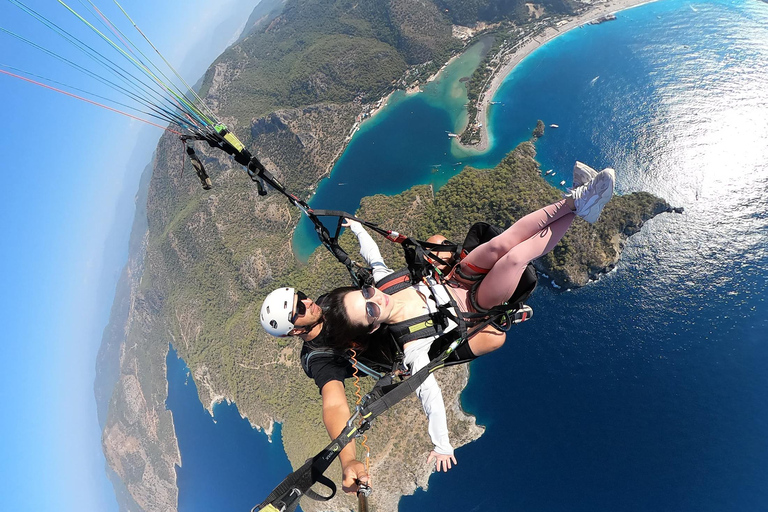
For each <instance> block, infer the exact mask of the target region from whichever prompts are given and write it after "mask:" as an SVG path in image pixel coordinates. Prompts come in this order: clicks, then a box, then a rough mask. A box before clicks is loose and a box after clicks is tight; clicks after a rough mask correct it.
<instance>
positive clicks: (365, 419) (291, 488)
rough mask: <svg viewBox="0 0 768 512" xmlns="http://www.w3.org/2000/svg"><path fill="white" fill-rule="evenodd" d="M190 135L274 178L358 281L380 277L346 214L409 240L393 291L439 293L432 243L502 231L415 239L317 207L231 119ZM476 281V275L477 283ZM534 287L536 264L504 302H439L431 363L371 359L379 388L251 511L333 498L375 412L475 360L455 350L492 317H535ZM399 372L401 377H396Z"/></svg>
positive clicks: (505, 326) (269, 180) (498, 320)
mask: <svg viewBox="0 0 768 512" xmlns="http://www.w3.org/2000/svg"><path fill="white" fill-rule="evenodd" d="M189 139H196V140H204V141H206V142H208V144H209V145H210V146H211V147H218V148H219V149H222V150H223V151H225V152H227V153H228V154H230V155H232V156H233V157H234V159H235V161H236V162H238V163H240V164H242V165H244V166H246V168H247V172H248V175H249V176H250V178H251V180H252V181H254V182H255V183H256V185H257V186H258V190H259V195H266V193H267V192H266V185H267V184H268V185H269V186H270V187H272V188H274V189H275V190H277V191H278V192H280V193H281V194H283V195H284V196H286V197H287V198H288V201H289V202H290V203H291V204H293V205H294V206H296V207H297V208H299V209H300V210H301V211H302V212H303V213H304V214H305V215H306V216H307V217H308V218H309V219H310V221H312V223H313V225H314V227H315V231H316V233H317V235H318V237H319V239H320V241H321V243H322V244H323V245H324V246H325V247H326V248H327V249H328V250H329V251H330V252H331V254H333V255H334V256H335V257H336V259H337V260H338V261H339V262H341V263H342V264H344V265H345V266H346V267H347V270H348V271H349V274H350V276H351V278H352V281H353V283H354V284H355V286H358V287H361V286H363V285H371V284H373V273H372V272H371V269H368V268H366V267H363V266H361V265H359V264H357V263H355V262H353V261H352V260H351V259H350V257H349V256H348V255H347V253H346V252H345V251H344V250H343V249H342V248H341V246H340V245H339V244H338V237H339V233H340V231H341V228H342V222H343V220H344V218H348V219H352V220H355V221H357V222H360V223H361V224H362V225H364V226H366V227H368V228H369V229H371V230H373V231H376V232H377V233H379V234H381V235H382V236H384V237H385V238H386V239H387V240H390V241H392V242H395V243H398V244H400V245H401V247H402V248H403V252H404V254H405V260H406V263H407V269H404V270H403V271H401V272H397V273H395V274H392V275H390V276H387V278H385V279H383V280H381V282H380V283H377V285H378V286H379V287H380V289H382V290H385V291H386V292H387V293H390V294H392V293H396V292H397V291H399V290H400V289H402V288H404V287H407V286H411V285H412V284H414V283H420V282H424V283H426V284H427V285H428V286H429V288H430V291H431V293H432V296H433V297H437V295H436V294H435V292H434V288H433V286H434V283H441V282H442V280H443V276H442V274H441V273H440V271H439V270H438V269H437V267H435V266H434V265H435V264H439V265H449V264H448V262H446V261H443V260H442V259H441V258H440V257H438V256H437V255H436V254H434V253H433V252H431V251H432V250H436V252H443V251H450V252H452V254H453V255H454V257H455V259H456V261H457V262H458V261H459V260H460V259H461V258H462V257H464V256H466V255H467V254H468V253H469V252H470V251H471V250H472V249H474V248H475V247H477V246H478V245H480V244H481V243H484V242H486V241H488V240H490V239H491V238H493V237H494V236H496V235H498V234H499V233H500V232H501V229H500V228H497V227H495V226H491V225H489V224H486V223H478V224H475V225H474V226H472V229H470V232H469V233H468V235H467V238H466V240H465V241H464V243H463V244H462V245H455V244H449V245H445V244H434V243H428V242H422V241H418V240H414V239H412V238H410V237H408V236H406V235H403V234H401V233H398V232H396V231H390V230H385V229H382V228H381V227H379V226H378V225H376V224H374V223H372V222H367V221H365V220H363V219H359V218H357V217H355V216H354V215H351V214H349V213H346V212H343V211H337V210H317V209H312V208H310V207H309V205H308V204H307V203H305V202H304V201H302V200H301V199H299V198H298V197H296V196H295V195H293V194H291V193H290V192H288V191H287V190H286V189H285V188H284V187H283V186H282V185H281V184H280V183H279V182H278V181H277V180H276V179H275V177H274V176H273V175H272V174H271V173H270V172H269V171H268V170H267V169H266V168H265V167H264V166H263V165H262V164H261V162H259V160H258V159H257V158H255V157H253V156H252V155H251V154H250V152H249V151H248V150H247V149H246V148H245V146H244V145H243V144H242V143H241V142H240V141H239V140H238V139H237V137H235V136H234V134H232V133H230V132H229V131H228V130H227V128H226V126H224V125H222V124H218V125H216V130H215V132H213V131H211V132H209V133H208V134H206V135H199V134H198V135H194V136H183V137H182V140H183V141H184V142H185V143H186V141H187V140H189ZM322 216H331V217H338V219H339V221H338V225H337V228H336V233H335V235H334V236H333V237H332V236H330V233H329V231H328V230H327V228H326V227H325V226H324V225H323V223H322V222H321V221H320V220H319V217H322ZM479 279H482V276H480V277H479V278H478V283H479V282H480V281H479ZM476 286H477V283H476V285H475V287H476ZM535 287H536V272H535V270H534V269H533V267H532V266H530V265H529V267H528V268H527V269H526V271H525V272H524V274H523V279H521V282H520V285H519V286H518V289H517V290H516V291H515V293H514V294H513V296H512V297H510V300H509V301H507V303H505V304H503V305H500V306H495V307H493V308H491V309H489V310H481V309H479V308H478V306H477V305H475V306H474V307H475V309H476V311H478V312H475V313H465V312H461V311H460V309H459V307H458V305H457V304H456V302H455V301H454V300H453V298H451V299H450V303H449V304H444V305H438V314H437V315H436V317H435V318H434V319H432V322H431V323H432V325H431V326H427V325H426V324H425V325H424V326H423V327H424V328H425V329H428V330H429V333H427V334H426V335H437V336H438V337H437V339H436V340H435V341H434V342H433V344H432V348H431V349H430V357H431V360H430V362H429V364H427V365H426V366H425V367H423V368H421V369H420V370H419V371H417V372H416V373H414V374H412V375H410V377H409V378H407V379H404V380H403V379H402V375H401V374H400V373H399V372H398V371H396V369H395V366H393V367H392V368H390V369H389V370H388V371H383V368H381V367H378V368H374V367H373V365H371V368H369V369H370V370H371V373H372V374H376V375H375V376H377V377H378V380H377V381H376V384H375V385H374V387H373V389H372V390H371V391H370V392H369V393H368V394H367V395H365V397H363V399H362V401H361V403H360V404H359V405H357V407H356V410H355V413H354V414H353V416H352V417H351V418H350V419H349V421H348V422H347V425H346V427H345V428H344V429H343V430H342V432H341V433H340V434H339V435H338V436H337V437H336V438H335V439H333V440H332V441H331V442H330V444H328V446H326V447H325V448H324V449H323V450H322V451H320V453H318V454H317V455H315V456H314V457H312V458H311V459H308V460H307V461H306V462H305V463H304V464H303V465H302V466H301V467H300V468H298V469H297V470H296V471H294V472H293V473H291V474H290V475H288V476H287V477H286V478H285V479H284V480H283V481H282V482H281V483H280V484H279V485H278V486H277V487H276V488H275V489H274V490H273V491H272V492H271V493H270V494H269V496H267V497H266V499H264V501H262V502H261V503H260V504H258V505H256V506H255V507H253V509H252V512H256V511H260V510H263V511H267V512H293V510H295V509H296V507H297V506H298V504H299V500H300V498H301V497H302V496H307V497H309V498H312V499H315V500H321V501H327V500H330V499H331V498H333V496H335V494H336V485H335V484H334V483H333V481H332V480H330V479H329V478H328V477H326V476H325V475H324V473H325V471H326V470H327V469H328V467H329V466H330V465H331V464H332V463H333V461H334V460H335V459H336V458H337V457H338V456H339V454H340V453H341V451H342V450H343V449H344V447H345V446H347V445H348V444H349V443H350V442H353V441H354V440H355V439H356V438H357V437H360V436H362V435H363V433H364V432H366V431H367V430H368V429H370V428H371V423H372V422H373V420H374V419H376V418H377V417H378V416H380V415H381V414H383V413H384V412H386V411H387V410H388V409H390V408H391V407H393V406H394V405H395V404H397V403H398V402H400V401H401V400H403V399H404V398H406V397H408V396H410V395H411V394H412V393H415V391H416V389H417V388H418V387H419V386H421V384H422V383H424V381H425V380H426V379H427V378H428V377H429V376H430V375H431V374H432V373H433V372H435V371H436V370H438V369H440V368H443V367H446V366H451V365H455V364H461V363H466V362H468V361H469V360H470V359H466V358H465V359H462V358H458V357H456V356H455V351H456V349H457V348H458V347H459V346H460V345H461V344H462V343H464V342H466V341H467V340H468V339H469V338H470V337H472V336H473V335H474V334H475V333H477V332H479V331H481V330H482V329H484V328H485V327H487V326H489V325H492V326H493V327H494V328H496V329H498V330H500V331H504V332H506V331H508V330H509V329H510V328H511V327H512V326H513V325H515V324H517V323H520V322H523V321H525V320H527V319H528V318H530V317H531V314H532V310H530V308H528V307H527V306H524V301H525V300H526V299H527V297H528V296H529V295H530V294H531V293H532V292H533V290H534V288H535ZM449 296H450V294H449ZM445 319H450V320H452V321H453V322H455V323H456V324H457V326H458V327H457V328H455V329H453V330H450V331H448V332H444V326H445V324H446V322H445ZM411 327H413V326H411ZM409 330H410V327H409ZM417 332H418V328H417ZM404 343H406V342H402V339H401V343H398V345H399V346H402V345H403V344H404ZM397 348H399V347H397ZM394 353H395V354H397V353H398V351H397V350H395V351H394ZM310 356H311V354H310ZM401 356H402V354H401V352H400V358H399V361H400V362H402V358H401ZM394 359H395V360H397V359H398V358H397V357H395V358H394ZM302 363H303V365H304V363H305V362H304V361H302ZM358 364H359V362H358ZM396 378H399V379H401V380H399V381H396V380H395V379H396ZM316 483H318V484H321V485H322V486H324V487H326V488H327V489H328V493H327V494H319V493H317V492H315V491H313V490H312V489H311V487H312V486H313V485H314V484H316ZM369 491H370V488H367V490H366V491H364V492H363V494H361V493H358V496H359V497H360V496H363V495H364V496H363V497H361V498H360V499H361V500H363V499H364V498H365V497H367V494H366V492H369Z"/></svg>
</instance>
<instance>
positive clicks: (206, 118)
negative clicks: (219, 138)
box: [58, 0, 215, 125]
mask: <svg viewBox="0 0 768 512" xmlns="http://www.w3.org/2000/svg"><path fill="white" fill-rule="evenodd" d="M58 2H59V3H60V4H61V5H63V6H64V7H65V8H66V9H67V10H68V11H69V12H71V13H72V14H74V15H75V16H76V17H77V18H78V19H79V20H80V21H82V22H83V23H85V24H86V25H87V26H88V27H90V28H91V30H93V31H94V32H96V33H97V34H98V35H99V36H101V38H102V39H104V40H105V41H106V42H108V43H109V44H110V45H112V47H113V48H115V49H116V50H117V51H119V52H120V53H121V54H123V56H125V57H126V58H127V59H129V60H130V61H131V62H133V63H134V64H135V65H136V66H138V67H139V69H142V70H143V71H144V72H145V73H147V74H148V75H149V76H150V77H152V78H153V79H154V80H155V81H156V82H157V83H158V84H160V86H162V87H163V88H164V89H165V90H166V91H167V92H168V93H170V94H171V95H173V96H174V97H175V98H176V99H177V100H179V101H180V102H182V103H184V104H185V105H187V106H188V107H189V108H190V109H191V113H193V114H194V113H196V114H197V115H200V116H201V117H202V118H203V122H204V124H208V125H212V124H215V123H214V122H213V121H211V120H210V119H209V118H208V117H207V116H206V115H205V114H203V113H202V112H200V110H199V109H198V108H197V107H195V106H194V105H192V104H190V103H189V102H188V101H187V99H186V98H184V96H183V95H181V96H180V95H179V94H177V93H176V92H175V91H173V90H171V89H170V88H169V86H168V85H167V84H165V83H163V81H162V80H160V79H159V78H158V77H157V75H155V74H154V73H153V72H152V71H151V70H150V69H149V68H147V67H146V66H145V65H143V64H141V63H140V62H139V61H137V60H136V59H134V58H133V57H131V56H130V55H129V54H127V53H126V52H125V51H124V50H123V49H122V48H120V46H118V45H117V44H115V43H114V41H112V40H111V39H110V38H108V37H107V36H105V35H104V34H103V33H102V32H101V31H100V30H99V29H97V28H96V27H94V26H93V25H92V24H91V23H90V22H89V21H88V20H86V19H85V18H83V17H82V16H80V15H79V14H78V13H77V12H76V11H75V10H74V9H72V8H71V7H70V6H68V5H67V4H65V3H64V2H63V1H62V0H58Z"/></svg>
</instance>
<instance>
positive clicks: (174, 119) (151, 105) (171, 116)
mask: <svg viewBox="0 0 768 512" xmlns="http://www.w3.org/2000/svg"><path fill="white" fill-rule="evenodd" d="M0 31H2V32H5V33H6V34H9V35H11V36H13V37H15V38H17V39H19V40H21V41H23V42H24V43H26V44H28V45H30V46H32V47H33V48H35V49H38V50H40V51H42V52H44V53H47V54H48V55H50V56H52V57H54V58H56V59H59V60H60V61H62V62H64V63H65V64H68V65H70V66H72V67H73V68H75V69H77V70H78V71H80V72H82V73H85V74H86V75H88V76H90V77H92V78H95V79H96V80H98V81H99V82H101V83H103V84H105V85H107V86H109V87H111V88H113V89H115V90H117V91H120V92H122V93H124V94H126V95H127V96H128V97H131V98H133V99H134V100H135V101H137V102H139V103H142V104H144V105H145V106H147V107H149V108H152V109H153V110H154V109H157V110H155V112H158V110H160V111H162V112H164V114H165V116H168V117H167V118H166V119H165V120H166V121H168V122H170V123H175V124H179V123H178V121H177V120H181V122H182V123H184V124H187V122H186V120H184V119H182V118H181V117H179V116H178V115H177V114H174V113H173V112H169V111H167V110H166V109H164V108H162V107H160V106H158V105H155V104H154V103H152V102H151V101H149V100H147V99H145V98H142V97H141V96H138V95H136V94H134V93H133V92H131V91H129V90H127V89H125V88H124V87H122V86H120V85H118V84H116V83H114V82H112V81H110V80H107V79H106V78H102V77H101V76H99V75H97V74H96V73H94V72H93V71H90V70H88V69H86V68H84V67H82V66H80V65H79V64H76V63H75V62H72V61H71V60H69V59H66V58H64V57H62V56H61V55H58V54H56V53H54V52H52V51H51V50H48V49H46V48H43V47H42V46H40V45H38V44H36V43H34V42H32V41H30V40H28V39H26V38H24V37H22V36H20V35H18V34H16V33H14V32H11V31H10V30H8V29H5V28H2V27H0ZM158 113H159V112H158ZM165 116H164V117H165ZM196 128H197V127H196Z"/></svg>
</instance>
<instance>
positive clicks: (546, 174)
mask: <svg viewBox="0 0 768 512" xmlns="http://www.w3.org/2000/svg"><path fill="white" fill-rule="evenodd" d="M550 174H552V175H553V176H554V174H555V173H554V169H550V170H548V171H547V172H545V173H544V175H545V176H549V175H550Z"/></svg>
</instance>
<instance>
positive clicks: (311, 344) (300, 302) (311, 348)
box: [261, 287, 368, 493]
mask: <svg viewBox="0 0 768 512" xmlns="http://www.w3.org/2000/svg"><path fill="white" fill-rule="evenodd" d="M261 325H262V326H263V327H264V330H266V331H267V332H268V333H269V334H271V335H273V336H280V337H283V336H298V337H299V338H301V339H302V340H303V341H304V345H303V346H302V349H301V366H302V368H304V372H305V373H306V374H307V376H308V377H310V378H312V379H314V381H315V384H317V388H318V389H319V390H320V396H321V397H322V401H323V423H324V424H325V428H326V430H327V431H328V435H330V436H331V439H335V438H336V436H338V435H339V434H340V433H341V431H342V430H343V429H344V427H345V426H346V425H347V421H349V418H350V417H351V414H350V412H349V404H348V403H347V395H346V393H345V392H344V379H346V378H349V377H351V376H352V372H353V368H352V365H351V364H350V362H349V360H348V359H346V358H345V357H344V355H343V354H340V353H337V352H334V351H331V350H327V349H324V347H326V346H327V344H326V343H325V336H326V333H325V332H324V327H325V324H324V322H323V310H322V308H320V306H318V305H317V303H315V302H314V301H313V300H312V299H310V298H309V297H307V296H306V295H305V294H304V293H302V292H300V291H298V290H295V289H293V288H287V287H286V288H278V289H277V290H275V291H273V292H272V293H270V294H269V295H267V298H266V299H264V304H263V305H262V307H261ZM339 461H340V462H341V471H342V489H343V490H344V491H345V492H350V493H351V492H356V491H357V489H358V486H359V484H360V483H367V482H368V474H367V473H366V471H365V465H364V464H363V463H362V462H360V461H359V460H357V459H356V457H355V443H349V444H348V445H347V446H346V447H345V448H344V449H343V450H342V451H341V453H340V454H339Z"/></svg>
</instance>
